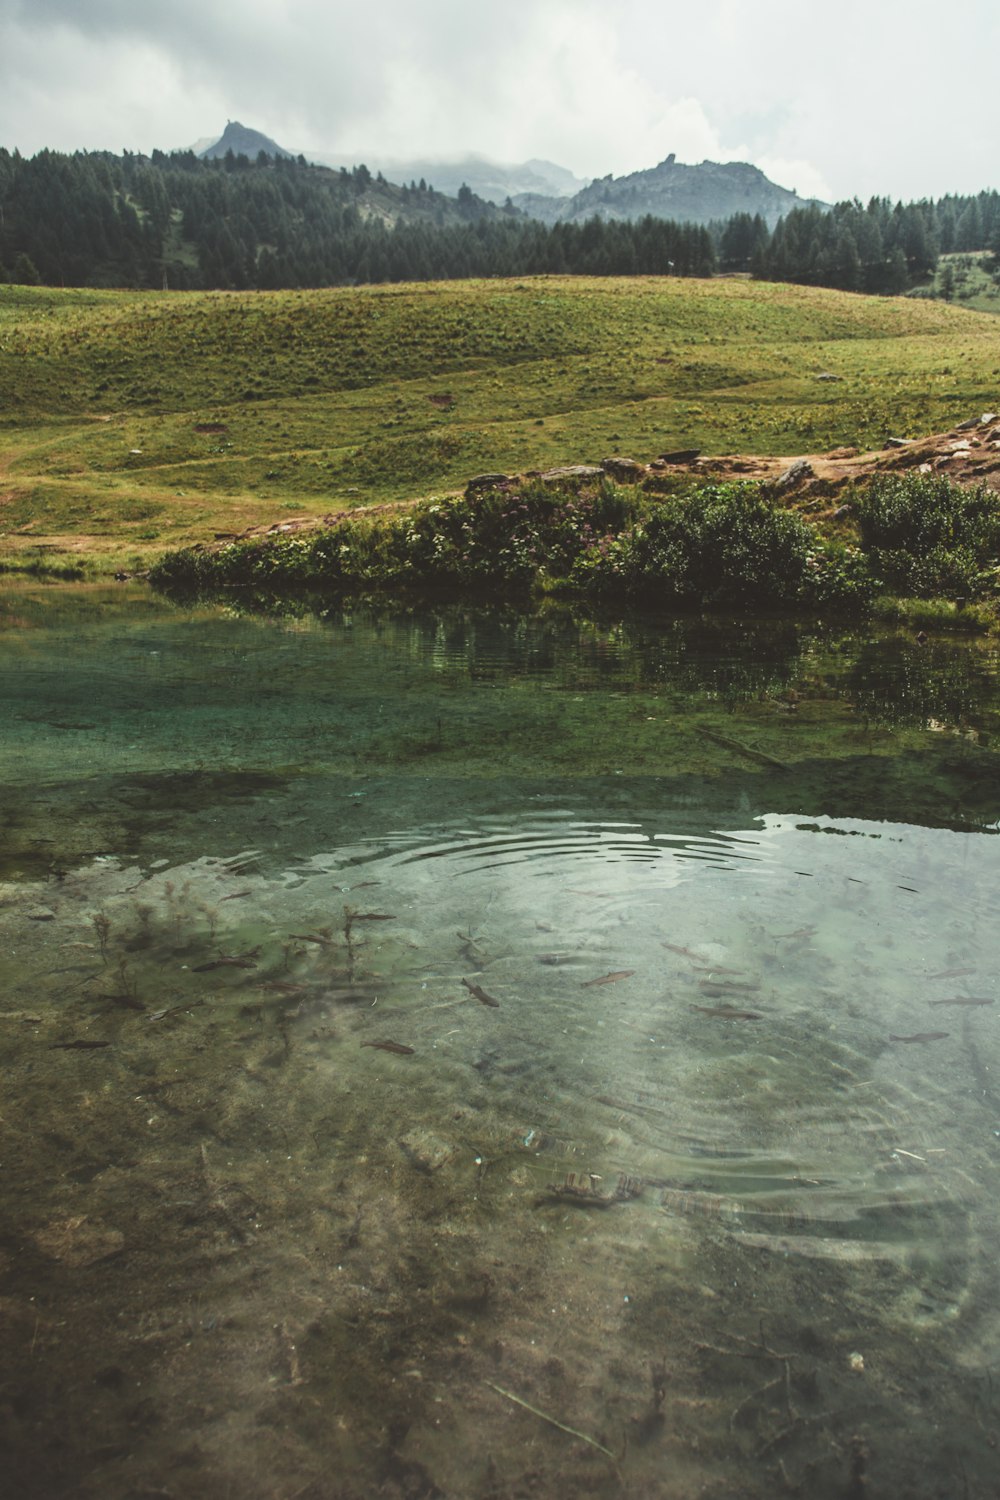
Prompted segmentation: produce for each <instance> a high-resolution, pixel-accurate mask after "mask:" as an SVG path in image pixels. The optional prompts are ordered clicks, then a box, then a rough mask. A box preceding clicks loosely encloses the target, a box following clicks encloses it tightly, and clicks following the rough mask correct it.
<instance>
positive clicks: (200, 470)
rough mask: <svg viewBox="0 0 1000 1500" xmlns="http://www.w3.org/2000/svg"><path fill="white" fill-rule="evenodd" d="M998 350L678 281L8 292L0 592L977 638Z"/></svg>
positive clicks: (952, 331)
mask: <svg viewBox="0 0 1000 1500" xmlns="http://www.w3.org/2000/svg"><path fill="white" fill-rule="evenodd" d="M996 326H997V325H996V322H995V320H994V319H993V318H992V317H990V316H989V315H986V314H981V313H973V312H968V311H966V310H963V309H959V308H955V307H949V306H947V305H946V304H945V303H942V302H929V301H924V302H915V301H913V300H912V299H904V298H886V297H872V296H863V295H858V294H852V293H844V292H838V291H831V290H826V289H818V288H803V287H794V286H788V285H777V284H769V283H758V282H747V281H741V280H735V281H731V280H730V281H727V280H719V279H716V280H700V279H696V278H692V279H680V278H675V277H633V278H613V277H594V278H580V277H573V278H571V277H558V276H543V277H535V278H528V279H518V280H512V279H508V280H502V279H496V280H488V281H463V282H449V283H432V284H427V283H423V284H412V285H400V286H393V287H353V288H343V289H327V290H319V291H309V292H306V291H295V292H228V293H217V292H190V293H184V292H181V293H177V292H169V293H167V292H159V293H158V292H139V293H137V292H131V293H130V292H111V291H94V290H81V289H76V290H73V289H52V288H43V287H23V286H21V287H16V286H2V287H0V572H2V573H6V574H9V575H18V576H25V577H36V578H47V579H54V580H55V579H60V578H66V579H72V578H77V579H79V578H81V577H82V578H84V579H89V578H97V577H101V576H103V577H110V576H113V575H115V576H124V575H127V576H133V577H134V576H137V575H141V576H148V577H149V578H150V580H151V582H152V583H153V584H154V585H155V586H156V587H158V588H161V589H171V590H178V589H183V590H185V591H187V592H191V591H192V590H194V591H206V592H210V591H220V590H221V591H225V592H226V593H227V594H229V595H233V594H234V592H235V591H237V590H239V591H241V592H242V593H243V595H244V596H249V595H251V594H254V595H256V596H257V597H258V598H259V599H260V600H261V601H264V600H265V599H270V600H272V601H274V600H276V599H277V596H278V595H279V594H286V595H288V596H289V600H291V597H292V596H293V595H297V594H299V593H301V592H302V591H309V592H312V593H320V594H323V595H325V596H330V595H337V596H345V597H348V596H349V597H358V596H359V595H363V596H375V595H381V596H383V597H397V596H398V597H402V596H406V597H409V598H414V597H416V596H417V595H424V596H432V595H436V596H440V595H451V596H453V597H455V596H457V597H466V596H468V597H473V598H480V597H490V598H494V599H496V598H501V599H510V600H511V602H519V603H524V602H532V601H538V600H545V599H566V600H569V601H571V602H573V603H574V604H579V605H585V606H587V607H591V606H593V607H595V608H600V609H602V610H603V609H606V608H608V607H614V608H617V607H619V606H621V607H625V608H633V607H635V608H641V609H649V608H654V609H657V608H660V609H664V610H685V609H705V608H708V609H712V608H718V609H732V608H738V609H752V610H762V611H767V610H769V611H784V612H789V611H791V612H803V613H807V614H809V615H813V616H816V615H825V614H829V615H841V616H843V615H845V614H848V615H855V616H858V617H864V616H868V615H871V614H873V613H874V614H875V615H877V616H880V617H882V618H889V619H898V620H900V621H903V622H906V623H908V624H915V625H916V627H917V628H925V629H932V628H958V629H964V630H992V629H996V628H997V619H998V598H1000V585H998V579H1000V520H998V506H1000V500H998V494H997V492H996V490H995V489H993V488H990V486H993V485H995V484H996V482H997V478H998V475H1000V419H998V418H997V417H995V416H994V415H993V412H994V409H995V407H996V404H997V391H998V387H1000V356H998V347H997V341H996ZM976 413H982V416H979V415H971V414H976ZM927 433H937V434H939V435H940V436H938V437H937V438H935V439H933V440H932V439H927V438H925V437H924V436H923V435H924V434H927ZM608 454H612V455H618V456H617V457H614V458H608V457H606V455H608ZM627 454H635V455H650V454H659V455H661V456H660V457H659V458H654V459H653V460H652V461H651V462H650V463H641V462H637V461H636V460H634V459H632V458H626V457H623V456H622V455H627ZM702 454H723V455H729V457H728V458H723V459H711V458H703V457H699V455H702ZM776 454H779V455H784V457H781V458H775V457H771V456H770V455H776ZM796 455H798V456H799V457H798V458H796ZM802 455H811V459H804V458H802V457H801V456H802ZM786 468H787V469H788V471H789V474H791V475H792V478H791V479H788V477H787V476H786V475H785V473H784V472H783V471H785V470H786ZM477 471H482V472H481V473H480V477H479V478H478V479H475V480H472V481H471V482H470V481H469V476H470V475H473V474H476V473H477ZM485 471H489V472H488V474H487V473H485ZM796 471H797V474H798V477H795V476H796ZM484 476H485V477H484ZM803 476H804V477H803ZM900 601H903V602H900Z"/></svg>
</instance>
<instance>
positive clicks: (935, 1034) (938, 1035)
mask: <svg viewBox="0 0 1000 1500" xmlns="http://www.w3.org/2000/svg"><path fill="white" fill-rule="evenodd" d="M950 1035H951V1032H949V1031H915V1032H914V1033H913V1035H912V1036H896V1034H895V1033H894V1032H890V1033H889V1040H890V1042H943V1041H944V1039H945V1037H946V1036H950Z"/></svg>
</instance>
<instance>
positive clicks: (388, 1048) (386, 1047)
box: [361, 1040, 415, 1057]
mask: <svg viewBox="0 0 1000 1500" xmlns="http://www.w3.org/2000/svg"><path fill="white" fill-rule="evenodd" d="M361 1045H362V1047H378V1049H379V1051H381V1052H397V1053H398V1054H399V1056H400V1057H412V1056H413V1053H414V1050H415V1049H414V1048H413V1047H407V1046H405V1045H404V1043H402V1042H390V1041H388V1040H386V1041H381V1042H362V1043H361Z"/></svg>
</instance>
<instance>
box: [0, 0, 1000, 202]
mask: <svg viewBox="0 0 1000 1500" xmlns="http://www.w3.org/2000/svg"><path fill="white" fill-rule="evenodd" d="M998 56H1000V5H997V3H996V0H956V3H955V4H952V5H951V6H950V7H942V6H941V5H940V4H938V3H934V4H931V3H930V0H838V3H837V4H835V5H828V4H819V3H816V0H813V3H810V0H758V3H756V4H752V3H749V0H701V3H700V4H694V5H692V4H691V3H690V0H688V3H686V4H683V5H682V4H679V3H677V0H498V3H494V4H489V5H481V4H480V5H477V4H475V3H474V0H381V4H379V5H377V6H375V5H369V6H363V5H359V4H358V3H357V0H350V3H347V0H238V3H237V0H169V3H161V0H146V3H143V0H0V145H4V146H7V147H8V148H9V149H13V148H14V147H17V148H18V149H19V150H20V151H21V152H22V153H23V154H25V155H31V154H34V153H35V152H36V151H38V150H41V149H42V148H43V147H51V148H52V149H55V150H63V151H71V150H76V149H84V150H98V149H107V150H112V151H121V150H122V149H124V148H128V149H130V150H137V151H149V150H151V149H152V148H153V147H154V146H158V147H160V148H161V149H163V150H170V149H172V148H174V147H183V146H188V145H190V144H192V142H194V141H195V140H197V139H199V138H201V137H213V138H214V137H216V136H218V135H220V134H221V133H222V130H223V128H224V126H225V124H226V121H227V120H230V119H233V120H237V119H238V120H241V121H242V122H243V124H244V125H249V126H252V127H254V128H255V129H258V130H262V131H263V132H264V133H265V134H267V135H269V136H271V137H273V138H274V139H275V140H277V141H278V142H279V143H280V144H281V145H283V146H285V147H287V148H288V149H289V150H293V151H304V152H305V153H306V155H309V154H310V153H311V152H325V153H331V154H336V155H339V156H342V157H343V158H344V159H346V160H351V161H363V160H365V159H366V158H367V159H377V158H384V157H391V156H397V157H414V156H425V157H427V156H431V157H441V156H459V155H465V154H466V153H468V152H480V153H482V154H483V155H486V156H490V157H492V158H494V159H495V160H499V161H507V162H514V161H523V160H526V159H528V158H530V157H535V156H537V157H546V158H548V159H550V160H552V161H556V162H558V163H559V164H560V165H562V166H565V167H569V168H571V169H572V170H573V171H574V172H576V173H577V175H578V176H581V177H591V176H603V175H604V174H605V173H607V172H613V173H614V174H615V175H616V176H620V175H622V174H623V173H626V172H631V171H636V170H638V169H639V168H642V167H649V166H653V165H654V164H655V163H656V162H658V161H661V160H662V159H663V158H664V157H665V156H666V155H667V154H668V152H671V151H673V152H675V153H676V155H677V157H678V159H679V160H680V161H690V162H698V161H702V160H704V159H705V158H709V159H712V160H715V161H731V160H743V161H752V162H754V163H755V164H756V165H757V166H759V167H761V168H762V169H763V170H764V171H765V172H766V173H767V175H768V176H769V177H771V178H773V179H774V180H775V181H777V182H780V183H781V184H782V185H783V186H785V187H794V188H797V189H798V191H799V192H800V193H801V194H803V195H816V196H818V197H821V198H825V199H828V200H834V199H839V198H845V197H852V196H854V195H855V194H857V195H858V196H859V197H861V198H862V199H865V198H867V197H869V196H870V195H871V194H873V193H878V194H884V195H887V196H889V197H892V198H903V199H910V198H919V197H925V196H927V197H939V196H941V195H943V194H945V193H948V192H976V191H978V190H979V189H981V188H991V187H993V188H996V187H1000V172H998V170H997V167H996V165H995V163H996V160H997V156H996V138H997V133H998V132H997V127H998V123H1000V122H998V115H1000V105H998V103H997V90H996V83H995V77H996V68H997V59H998Z"/></svg>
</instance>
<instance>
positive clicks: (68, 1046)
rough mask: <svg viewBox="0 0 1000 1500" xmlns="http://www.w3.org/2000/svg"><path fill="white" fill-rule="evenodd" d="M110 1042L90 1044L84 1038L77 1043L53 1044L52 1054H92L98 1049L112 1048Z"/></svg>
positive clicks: (50, 1047) (50, 1046)
mask: <svg viewBox="0 0 1000 1500" xmlns="http://www.w3.org/2000/svg"><path fill="white" fill-rule="evenodd" d="M110 1046H111V1043H110V1042H88V1041H86V1040H85V1039H84V1038H83V1037H80V1038H78V1039H77V1040H76V1041H75V1042H51V1043H50V1044H49V1051H50V1052H92V1051H93V1050H94V1049H95V1048H96V1047H110Z"/></svg>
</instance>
